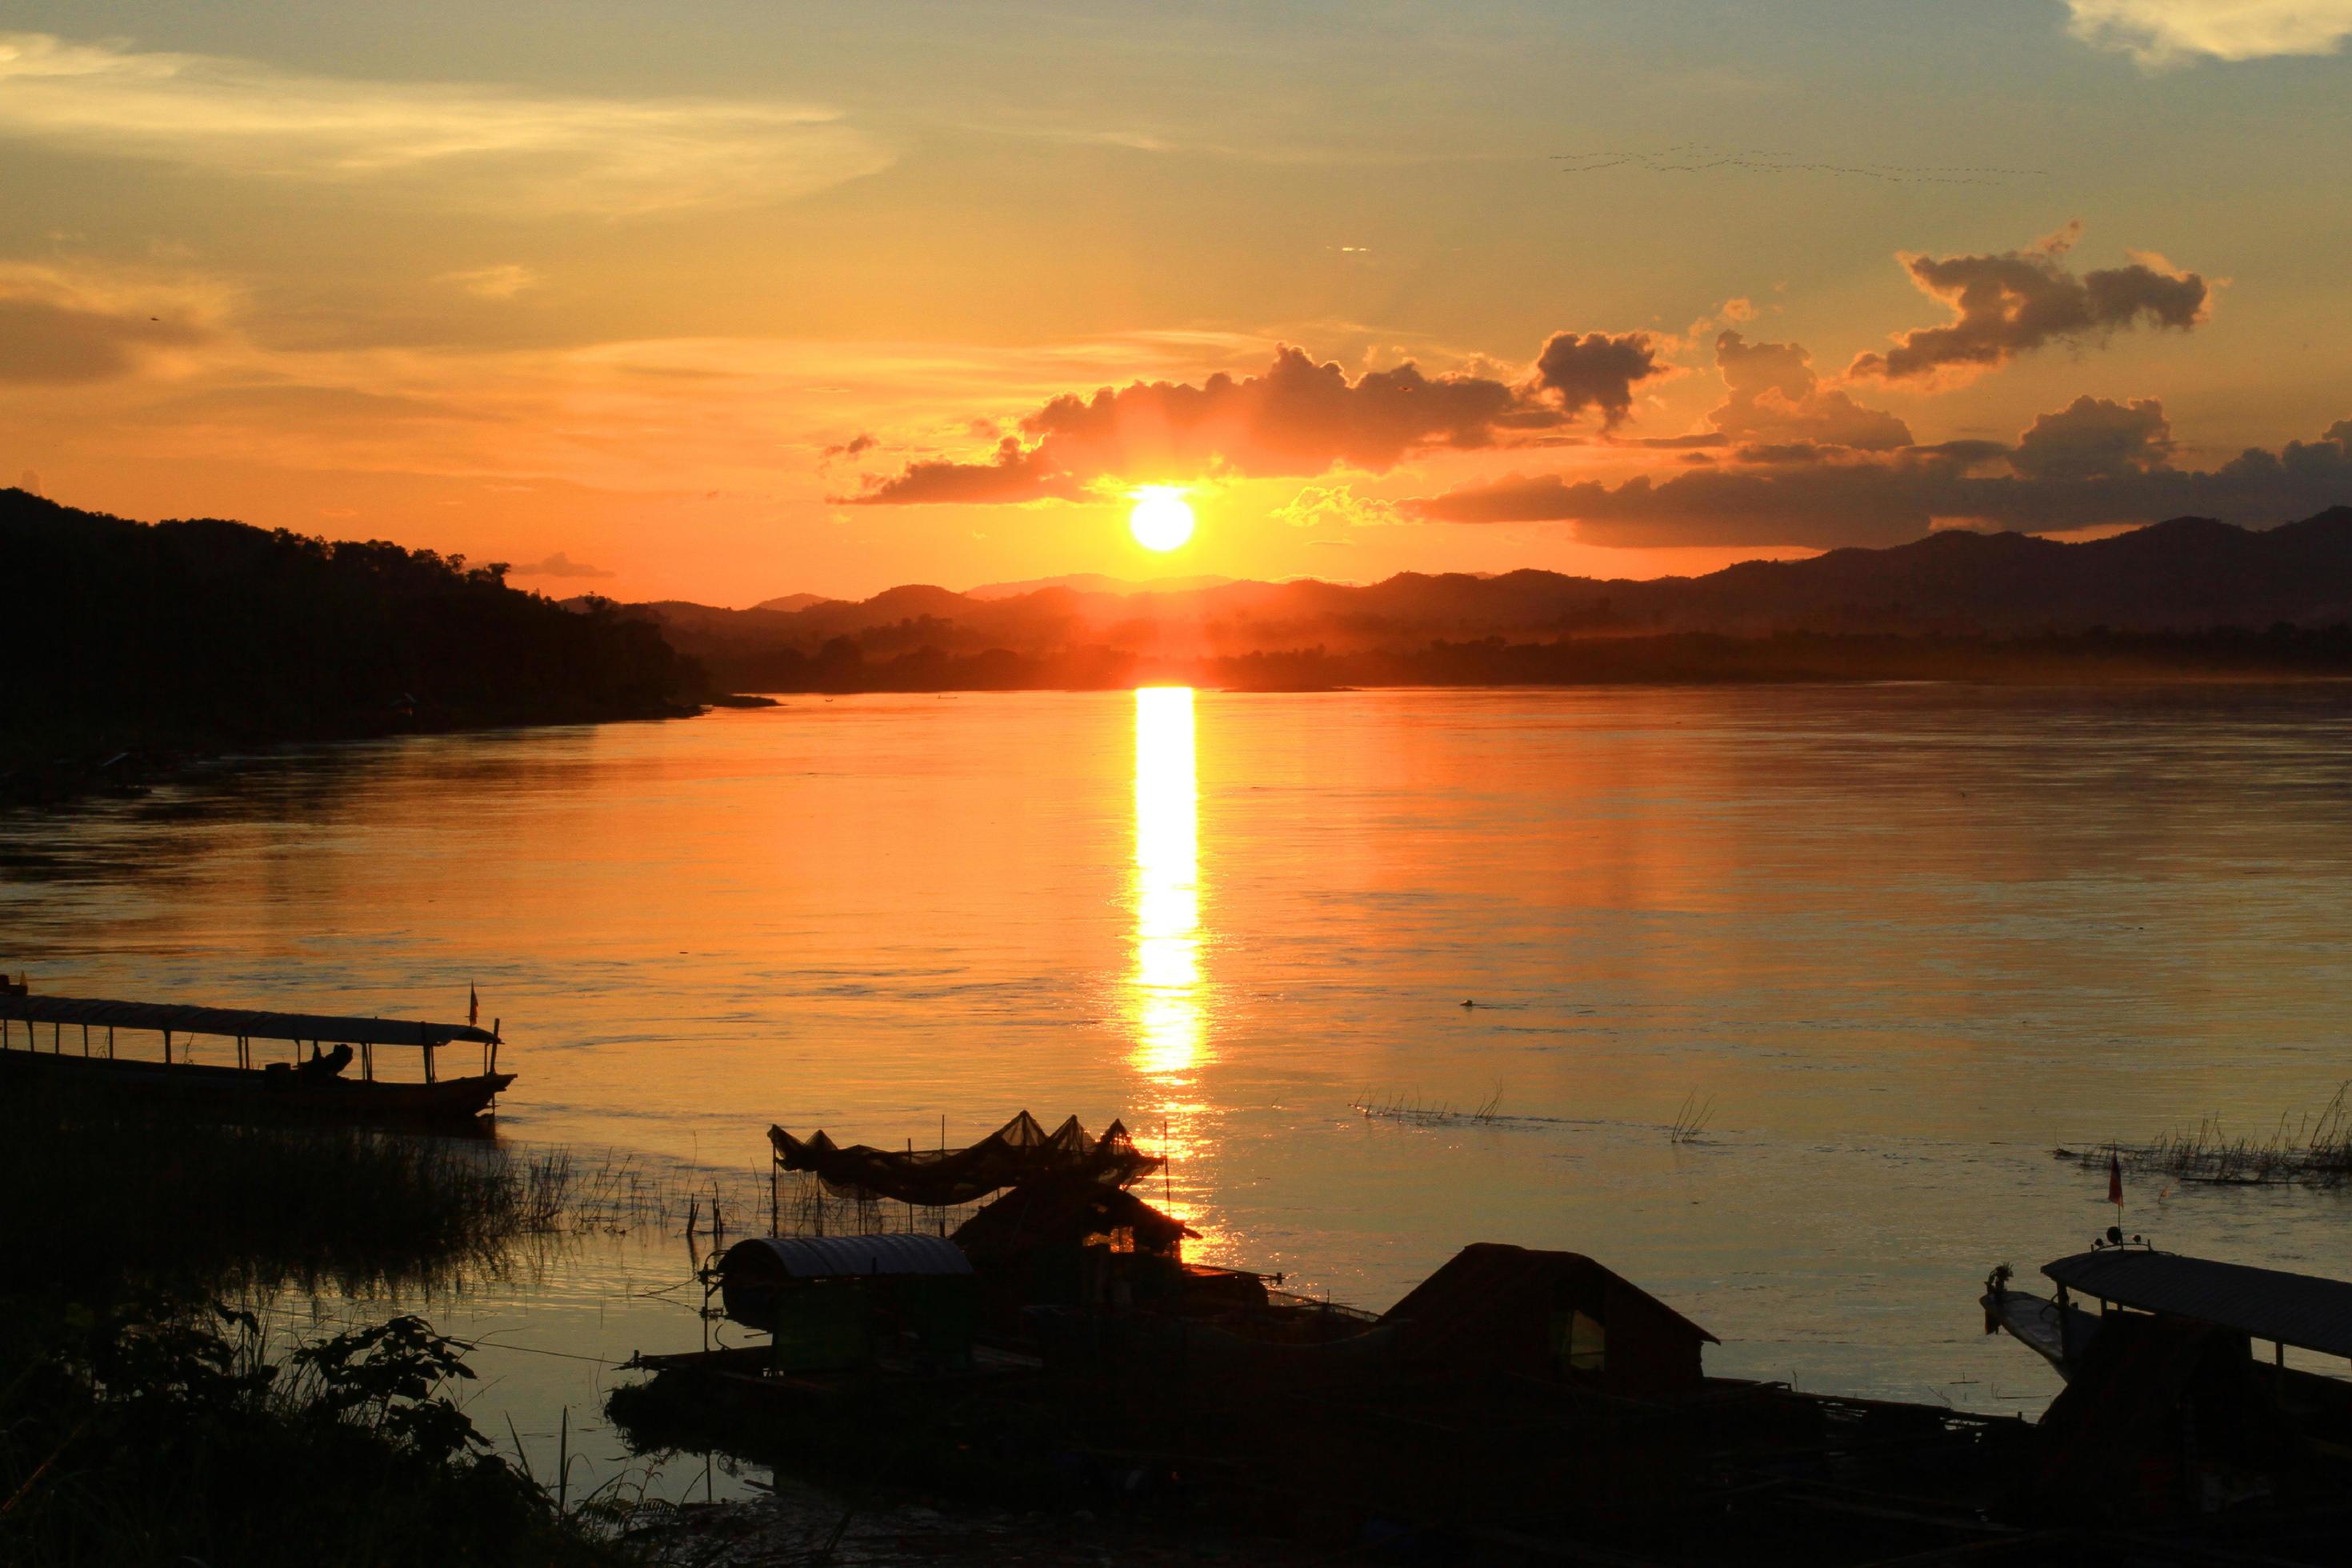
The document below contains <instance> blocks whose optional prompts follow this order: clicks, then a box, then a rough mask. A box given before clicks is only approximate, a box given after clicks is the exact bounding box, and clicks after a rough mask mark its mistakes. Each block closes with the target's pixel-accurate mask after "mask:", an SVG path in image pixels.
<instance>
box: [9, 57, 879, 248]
mask: <svg viewBox="0 0 2352 1568" xmlns="http://www.w3.org/2000/svg"><path fill="white" fill-rule="evenodd" d="M0 136H5V137H16V138H20V139H23V140H27V141H37V142H45V143H47V144H50V145H52V146H58V147H62V148H65V149H67V150H68V151H73V152H79V153H100V154H105V155H111V156H122V157H135V158H145V159H151V160H154V161H157V162H160V163H170V164H174V165H178V166H180V167H183V168H188V169H194V170H198V171H202V172H205V173H212V174H238V175H247V176H260V177H268V178H280V179H299V180H308V181H352V180H368V181H375V182H401V181H405V182H407V184H408V186H409V188H410V190H411V191H412V192H413V194H414V195H416V196H417V197H418V198H419V199H422V200H427V201H433V202H436V203H447V204H454V205H462V206H468V207H474V208H488V209H491V210H496V211H499V212H500V213H505V214H516V213H520V214H525V215H530V216H551V215H574V214H583V213H588V214H600V215H605V216H629V215H635V214H645V213H653V212H661V211H667V210H672V209H677V208H684V207H698V206H738V205H758V204H761V203H766V202H771V201H775V200H778V199H780V198H783V197H789V196H794V195H804V194H806V193H808V192H811V191H816V190H822V189H824V188H825V187H826V186H829V185H834V184H840V183H841V182H843V181H845V180H850V179H855V178H856V177H858V176H860V175H863V174H871V173H873V172H874V171H876V170H877V169H880V168H882V167H883V166H885V165H886V164H887V163H888V162H889V158H888V155H887V153H886V152H885V151H884V150H883V148H882V147H881V146H880V144H879V143H877V142H875V141H874V140H873V139H872V138H871V137H869V136H867V135H866V133H864V132H860V131H858V130H856V129H855V128H854V127H851V126H849V125H846V124H845V123H843V122H842V121H841V120H840V118H839V116H837V115H836V114H835V113H834V112H833V111H832V110H826V109H822V108H817V107H814V106H795V105H791V104H776V103H765V102H757V103H755V102H739V101H726V100H689V99H600V98H586V97H574V96H563V95H556V94H547V93H535V92H530V91H526V90H523V89H509V88H499V87H488V86H474V85H466V84H458V83H448V82H382V81H365V80H358V79H341V78H331V77H321V76H311V75H307V74H304V73H301V72H296V71H287V70H281V69H278V68H276V67H273V66H269V65H266V64H263V63H260V62H257V61H253V60H243V59H232V58H222V57H218V56H212V55H193V54H173V53H163V52H157V51H152V50H140V49H135V48H132V47H130V46H128V45H126V44H122V43H119V42H100V43H90V44H82V43H75V42H71V41H69V40H67V39H64V38H59V37H54V36H52V35H48V34H43V33H7V34H0Z"/></svg>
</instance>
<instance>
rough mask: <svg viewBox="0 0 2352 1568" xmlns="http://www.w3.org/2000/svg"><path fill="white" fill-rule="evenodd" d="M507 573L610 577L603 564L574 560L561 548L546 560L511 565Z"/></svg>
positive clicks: (537, 575)
mask: <svg viewBox="0 0 2352 1568" xmlns="http://www.w3.org/2000/svg"><path fill="white" fill-rule="evenodd" d="M507 574H508V575H509V576H513V577H610V576H611V575H613V574H611V573H610V572H607V571H605V570H604V568H603V567H601V566H590V565H586V564H584V563H581V562H578V561H574V560H572V557H570V556H569V555H566V554H565V553H564V552H562V551H561V550H559V551H557V552H555V553H554V554H552V555H551V556H549V557H548V558H547V559H546V560H544V561H534V562H532V563H530V565H528V566H509V567H508V568H507Z"/></svg>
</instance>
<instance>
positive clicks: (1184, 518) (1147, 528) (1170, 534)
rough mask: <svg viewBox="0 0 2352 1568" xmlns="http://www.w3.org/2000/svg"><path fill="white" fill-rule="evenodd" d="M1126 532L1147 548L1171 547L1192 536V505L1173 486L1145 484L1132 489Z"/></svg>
mask: <svg viewBox="0 0 2352 1568" xmlns="http://www.w3.org/2000/svg"><path fill="white" fill-rule="evenodd" d="M1127 531H1129V533H1132V534H1134V535H1135V542H1137V543H1138V544H1140V545H1141V546H1143V548H1145V549H1146V550H1173V549H1175V548H1176V547H1177V546H1178V545H1180V544H1181V543H1183V542H1185V541H1186V540H1188V539H1190V538H1192V503H1190V502H1189V501H1187V500H1185V499H1184V492H1183V491H1182V490H1180V489H1176V488H1175V487H1174V486H1172V485H1147V486H1145V487H1144V488H1143V489H1139V490H1138V491H1136V492H1135V510H1133V511H1130V512H1129V513H1128V514H1127Z"/></svg>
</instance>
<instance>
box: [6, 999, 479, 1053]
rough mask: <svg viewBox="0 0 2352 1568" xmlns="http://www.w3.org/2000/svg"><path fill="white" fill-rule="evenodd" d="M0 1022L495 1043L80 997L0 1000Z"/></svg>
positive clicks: (395, 1028)
mask: <svg viewBox="0 0 2352 1568" xmlns="http://www.w3.org/2000/svg"><path fill="white" fill-rule="evenodd" d="M0 1017H4V1018H12V1019H15V1020H16V1021H17V1022H19V1023H35V1024H70V1025H81V1024H87V1025H89V1026H90V1027H92V1028H94V1029H95V1028H107V1027H111V1028H117V1029H152V1030H155V1031H157V1032H158V1033H160V1032H162V1031H163V1030H165V1029H169V1030H171V1031H172V1032H173V1034H179V1035H220V1036H223V1037H236V1036H240V1035H241V1036H243V1037H245V1038H247V1039H249V1040H317V1041H320V1042H322V1043H325V1044H330V1045H349V1046H425V1045H446V1044H448V1043H449V1042H450V1041H452V1040H470V1041H475V1042H478V1043H479V1044H481V1045H488V1044H489V1043H490V1042H491V1041H492V1040H494V1039H496V1038H497V1037H496V1036H494V1035H492V1034H491V1033H490V1031H488V1029H479V1028H476V1027H475V1026H473V1025H471V1024H427V1023H419V1022H413V1021H410V1020H406V1019H400V1018H341V1017H335V1016H331V1015H328V1014H323V1013H262V1012H256V1011H253V1010H252V1009H249V1008H245V1007H189V1006H183V1005H180V1004H178V1003H173V1002H104V1001H99V1000H96V999H93V998H89V997H81V996H41V995H17V994H0Z"/></svg>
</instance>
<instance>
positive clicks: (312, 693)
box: [0, 489, 714, 805]
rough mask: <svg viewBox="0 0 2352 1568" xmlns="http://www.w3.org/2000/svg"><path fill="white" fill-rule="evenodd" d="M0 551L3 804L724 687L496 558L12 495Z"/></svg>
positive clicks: (647, 631)
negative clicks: (8, 646) (527, 586)
mask: <svg viewBox="0 0 2352 1568" xmlns="http://www.w3.org/2000/svg"><path fill="white" fill-rule="evenodd" d="M0 555H5V559H6V560H7V562H8V565H9V570H10V574H11V576H10V581H11V584H12V586H13V587H14V588H15V590H16V593H15V595H14V598H13V599H12V603H11V611H10V622H11V624H10V637H11V643H12V646H13V647H18V648H21V649H24V650H26V653H25V656H24V657H22V658H19V659H17V660H16V662H14V663H13V664H12V665H11V667H10V671H9V677H8V680H7V682H6V686H5V690H0V805H9V804H24V803H28V802H29V803H40V802H46V801H52V800H59V799H67V798H72V797H74V796H76V795H83V794H89V793H93V792H104V791H117V792H121V791H135V790H137V789H139V788H141V787H144V786H149V785H152V784H154V783H155V782H157V781H158V780H160V779H163V778H167V777H170V776H172V775H173V773H175V772H176V771H178V770H179V769H181V768H183V767H184V766H185V765H187V763H189V762H190V761H191V760H194V759H199V758H205V757H219V756H225V755H231V754H236V753H239V752H249V751H257V750H262V749H265V748H268V747H271V746H277V745H285V744H294V743H317V742H333V741H351V740H367V739H373V738H376V737H380V736H384V735H393V734H402V733H409V732H418V733H435V732H442V731H453V730H467V729H482V728H492V727H503V726H511V725H540V724H577V723H596V722H603V721H612V720H622V719H658V718H676V717H682V716H686V715H688V714H692V713H695V712H698V711H700V704H701V701H702V700H704V699H705V698H706V697H707V696H708V694H709V693H710V692H711V691H712V690H713V689H714V688H713V686H712V683H711V681H710V679H709V677H708V676H707V675H705V674H704V672H703V670H702V669H701V667H699V666H698V665H697V664H695V663H694V662H693V661H692V660H691V659H688V658H684V657H682V656H681V655H679V654H678V653H677V650H675V649H674V648H672V647H670V645H669V644H668V643H667V641H665V640H664V639H663V637H662V636H661V634H660V632H659V631H658V630H657V629H656V628H655V627H653V626H648V625H646V624H645V623H644V622H642V621H639V620H636V619H635V618H632V617H629V616H622V615H619V614H618V613H616V612H615V611H614V609H613V608H612V606H610V605H606V604H604V602H602V601H590V602H587V603H584V604H582V605H577V606H570V605H559V604H557V603H555V602H554V601H553V600H551V599H547V598H544V597H542V596H541V595H536V594H530V593H525V592H522V591H520V590H519V589H516V588H512V587H509V585H508V584H507V582H506V567H505V566H504V565H503V564H502V563H496V562H492V563H488V564H471V563H467V560H466V559H465V558H464V557H463V556H446V557H445V556H442V555H440V554H437V553H436V552H432V551H429V550H418V551H411V550H404V549H402V548H400V547H399V546H397V545H394V544H386V543H383V542H368V543H360V542H351V541H329V540H324V539H313V538H307V537H304V536H302V535H299V534H294V533H289V532H287V531H283V530H278V531H268V530H263V529H258V528H252V527H248V526H247V525H246V524H243V523H238V522H232V521H222V520H219V519H201V520H193V521H166V522H156V523H147V522H137V521H131V520H128V519H124V518H119V517H110V516H108V515H105V514H103V513H99V512H89V511H80V510H75V509H73V508H71V507H64V506H59V505H58V504H57V503H55V502H53V501H49V500H44V499H42V498H40V497H38V496H34V495H28V494H26V492H25V491H23V490H15V489H0Z"/></svg>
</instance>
